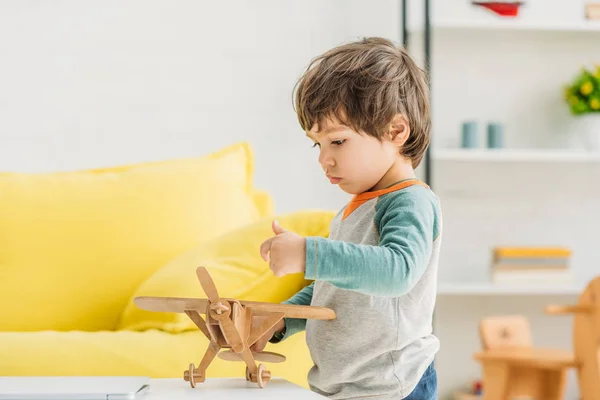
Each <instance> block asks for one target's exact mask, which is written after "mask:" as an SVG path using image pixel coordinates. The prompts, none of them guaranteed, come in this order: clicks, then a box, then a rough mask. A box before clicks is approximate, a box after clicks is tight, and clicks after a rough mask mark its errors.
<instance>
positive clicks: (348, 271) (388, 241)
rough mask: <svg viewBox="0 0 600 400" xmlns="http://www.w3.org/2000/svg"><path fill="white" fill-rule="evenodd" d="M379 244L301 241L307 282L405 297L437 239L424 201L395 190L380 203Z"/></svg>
mask: <svg viewBox="0 0 600 400" xmlns="http://www.w3.org/2000/svg"><path fill="white" fill-rule="evenodd" d="M375 224H376V226H377V227H378V229H379V235H380V237H379V245H376V246H371V245H364V244H354V243H348V242H342V241H335V240H331V239H326V238H321V237H307V238H306V271H305V277H306V279H314V280H317V279H318V280H322V281H328V282H330V283H331V284H333V285H335V286H337V287H340V288H343V289H349V290H355V291H358V292H361V293H364V294H369V295H375V296H401V295H404V294H406V293H407V292H408V291H410V289H412V287H413V286H414V284H415V283H416V282H417V281H418V280H419V278H420V277H421V276H422V274H423V272H424V271H425V269H426V268H427V265H428V264H429V258H430V256H431V252H432V248H433V240H434V239H435V237H434V236H436V235H437V229H438V226H437V225H438V224H437V219H436V209H435V205H434V203H433V201H431V199H430V197H429V196H426V197H424V196H422V195H417V194H415V193H411V192H408V191H407V192H404V191H399V192H395V193H394V194H391V195H386V196H385V197H382V198H381V199H380V200H379V203H378V204H377V210H376V214H375Z"/></svg>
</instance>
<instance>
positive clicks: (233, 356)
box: [218, 350, 286, 363]
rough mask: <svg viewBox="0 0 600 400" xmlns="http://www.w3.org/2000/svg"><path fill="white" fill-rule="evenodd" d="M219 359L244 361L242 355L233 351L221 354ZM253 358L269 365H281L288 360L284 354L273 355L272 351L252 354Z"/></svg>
mask: <svg viewBox="0 0 600 400" xmlns="http://www.w3.org/2000/svg"><path fill="white" fill-rule="evenodd" d="M218 357H219V358H220V359H222V360H225V361H244V359H243V358H242V356H241V354H239V353H236V352H234V351H231V350H229V351H222V352H220V353H219V355H218ZM252 357H253V358H254V359H255V360H256V361H261V362H268V363H281V362H284V361H285V360H286V358H285V356H284V355H283V354H279V353H273V352H270V351H260V352H256V353H252Z"/></svg>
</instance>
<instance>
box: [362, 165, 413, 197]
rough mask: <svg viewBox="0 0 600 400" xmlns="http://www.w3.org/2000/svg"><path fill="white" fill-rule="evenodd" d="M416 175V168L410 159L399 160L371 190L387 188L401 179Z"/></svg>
mask: <svg viewBox="0 0 600 400" xmlns="http://www.w3.org/2000/svg"><path fill="white" fill-rule="evenodd" d="M416 177H417V175H416V174H415V170H414V168H413V167H412V162H411V161H410V160H406V161H404V160H398V162H395V163H394V164H392V166H391V167H390V169H388V170H387V172H386V173H385V174H384V175H383V176H382V177H381V179H380V180H379V182H377V184H376V185H375V186H373V187H372V188H371V189H370V190H369V192H373V191H375V190H381V189H385V188H387V187H390V186H392V185H394V184H395V183H397V182H399V181H403V180H405V179H415V178H416Z"/></svg>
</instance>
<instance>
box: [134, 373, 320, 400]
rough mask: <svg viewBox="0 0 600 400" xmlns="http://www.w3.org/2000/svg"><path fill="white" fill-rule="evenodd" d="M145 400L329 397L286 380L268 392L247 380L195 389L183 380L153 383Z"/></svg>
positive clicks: (278, 380)
mask: <svg viewBox="0 0 600 400" xmlns="http://www.w3.org/2000/svg"><path fill="white" fill-rule="evenodd" d="M141 398H142V399H143V400H183V399H194V400H199V399H202V400H213V399H215V400H221V399H243V400H252V399H257V400H259V399H260V400H269V399H273V400H296V399H321V400H323V399H325V397H323V396H321V395H319V394H317V393H315V392H312V391H310V390H308V389H305V388H303V387H302V386H298V385H296V384H294V383H291V382H289V381H286V380H285V379H281V378H276V377H274V378H273V379H271V381H269V383H268V384H267V385H266V386H265V387H264V388H262V389H261V388H259V387H258V385H257V384H256V383H250V382H247V381H246V380H245V379H244V378H206V381H205V382H203V383H198V384H196V387H195V388H192V387H191V386H190V384H189V383H188V382H186V381H184V380H183V379H177V378H173V379H150V381H149V388H148V389H146V391H145V395H144V396H143V397H141Z"/></svg>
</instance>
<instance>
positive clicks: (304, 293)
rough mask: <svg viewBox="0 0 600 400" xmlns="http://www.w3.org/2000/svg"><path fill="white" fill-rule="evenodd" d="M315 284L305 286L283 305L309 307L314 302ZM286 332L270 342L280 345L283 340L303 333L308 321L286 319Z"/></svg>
mask: <svg viewBox="0 0 600 400" xmlns="http://www.w3.org/2000/svg"><path fill="white" fill-rule="evenodd" d="M314 286H315V283H314V282H312V283H311V284H310V285H308V286H305V287H304V288H302V290H300V291H299V292H298V293H296V294H295V295H293V296H292V297H291V298H290V299H288V300H286V301H284V302H282V304H295V305H300V306H309V305H310V303H311V301H312V296H313V288H314ZM284 320H285V330H284V333H283V334H282V335H273V337H272V338H271V340H270V342H271V343H278V342H280V341H282V340H285V339H287V338H288V337H290V336H292V335H293V334H295V333H298V332H301V331H303V330H305V329H306V319H301V318H285V319H284Z"/></svg>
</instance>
